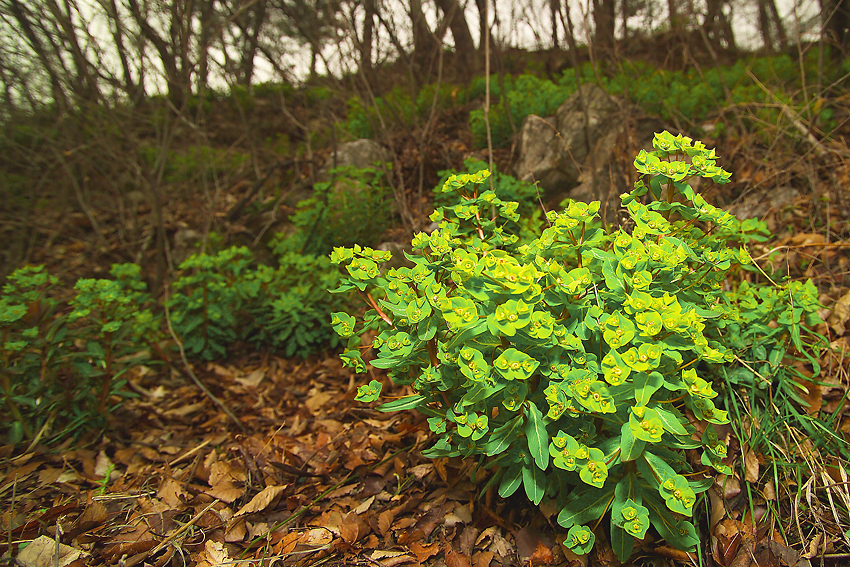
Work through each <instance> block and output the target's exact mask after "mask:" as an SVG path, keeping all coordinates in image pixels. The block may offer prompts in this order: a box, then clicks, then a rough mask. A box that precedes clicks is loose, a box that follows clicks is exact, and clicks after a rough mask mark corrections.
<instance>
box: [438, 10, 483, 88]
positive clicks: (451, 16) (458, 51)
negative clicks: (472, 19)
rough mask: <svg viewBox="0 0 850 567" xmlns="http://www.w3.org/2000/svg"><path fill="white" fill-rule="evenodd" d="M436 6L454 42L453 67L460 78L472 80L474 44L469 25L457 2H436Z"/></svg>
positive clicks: (475, 63)
mask: <svg viewBox="0 0 850 567" xmlns="http://www.w3.org/2000/svg"><path fill="white" fill-rule="evenodd" d="M436 4H437V6H438V7H439V8H440V10H442V11H443V15H444V17H445V18H446V19H447V20H448V22H449V29H451V30H452V37H453V38H454V42H455V66H456V69H457V72H458V75H459V76H460V77H463V78H464V79H467V80H468V79H470V78H472V75H474V74H475V72H476V71H477V67H478V65H477V61H476V56H475V55H476V54H475V43H474V42H473V41H472V34H471V33H470V32H469V25H468V24H467V23H466V17H465V16H464V14H463V8H462V7H461V6H460V4H458V1H457V0H436Z"/></svg>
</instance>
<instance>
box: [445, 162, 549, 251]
mask: <svg viewBox="0 0 850 567" xmlns="http://www.w3.org/2000/svg"><path fill="white" fill-rule="evenodd" d="M463 165H464V170H463V171H460V172H454V171H441V172H440V173H439V175H440V182H439V183H438V184H437V186H436V187H434V206H435V207H437V208H438V209H439V208H440V207H448V206H452V205H457V204H460V203H462V202H463V201H464V199H465V198H467V197H468V196H469V195H464V194H463V193H462V192H459V191H443V188H444V187H445V184H446V181H448V179H449V178H450V177H451V176H452V175H457V174H458V173H460V174H471V173H475V172H478V171H481V170H483V169H486V168H487V164H486V163H484V162H483V161H481V160H479V159H476V158H469V159H467V160H465V161H464V162H463ZM488 181H492V183H493V187H492V188H493V192H494V194H495V195H496V197H497V198H499V199H501V200H502V201H508V202H515V203H517V204H518V206H517V210H516V212H517V214H518V215H519V220H518V221H517V222H514V221H508V222H507V223H506V224H505V226H504V227H503V228H504V229H506V230H508V232H511V233H512V234H517V235H518V236H519V241H525V240H528V239H531V238H533V235H536V234H537V233H539V232H540V228H541V227H542V225H543V222H544V221H543V219H542V212H541V210H540V206H539V203H540V197H539V196H538V194H537V188H536V187H535V186H534V185H532V184H531V183H527V182H525V181H520V180H518V179H517V178H515V177H512V176H510V175H507V174H505V173H499V172H498V171H497V170H496V168H495V165H494V167H493V172H492V173H491V175H490V177H489V180H488Z"/></svg>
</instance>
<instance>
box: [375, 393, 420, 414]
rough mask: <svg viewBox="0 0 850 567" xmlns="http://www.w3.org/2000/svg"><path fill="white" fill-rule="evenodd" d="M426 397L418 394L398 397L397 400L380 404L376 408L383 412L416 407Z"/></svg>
mask: <svg viewBox="0 0 850 567" xmlns="http://www.w3.org/2000/svg"><path fill="white" fill-rule="evenodd" d="M427 399H428V398H426V397H425V396H420V395H413V396H405V397H403V398H399V399H397V400H393V401H391V402H387V403H385V404H381V405H379V406H378V408H377V409H378V411H383V412H391V411H401V410H409V409H416V408H418V407H419V406H421V405H422V404H423V403H424V402H425V400H427Z"/></svg>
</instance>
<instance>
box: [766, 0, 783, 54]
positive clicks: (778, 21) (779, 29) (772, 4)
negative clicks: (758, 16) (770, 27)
mask: <svg viewBox="0 0 850 567" xmlns="http://www.w3.org/2000/svg"><path fill="white" fill-rule="evenodd" d="M763 1H764V2H766V3H767V7H768V9H769V10H770V14H771V16H772V17H773V23H774V25H775V26H776V37H777V39H778V40H779V49H785V47H786V46H787V45H788V34H787V33H785V25H784V24H783V23H782V18H781V17H780V16H779V10H777V8H776V0H763Z"/></svg>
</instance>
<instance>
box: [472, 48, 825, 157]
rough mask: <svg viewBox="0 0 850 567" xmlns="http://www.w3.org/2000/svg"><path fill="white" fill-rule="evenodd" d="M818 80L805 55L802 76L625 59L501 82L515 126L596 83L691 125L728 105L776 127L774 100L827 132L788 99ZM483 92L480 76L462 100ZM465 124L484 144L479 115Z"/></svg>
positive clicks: (745, 65)
mask: <svg viewBox="0 0 850 567" xmlns="http://www.w3.org/2000/svg"><path fill="white" fill-rule="evenodd" d="M576 74H578V81H577V79H576ZM750 74H752V76H754V77H756V78H757V79H758V80H759V81H760V82H761V83H762V84H763V85H769V88H770V89H771V92H766V91H765V89H764V88H762V86H760V85H759V84H758V83H756V82H755V81H754V80H753V79H752V77H751V76H750ZM817 77H818V66H817V54H816V52H810V53H808V54H807V55H806V57H805V58H804V62H803V71H802V73H801V70H800V64H799V62H798V61H796V60H794V59H792V58H791V57H789V56H787V55H779V56H774V57H762V58H756V59H752V60H749V61H747V60H738V61H736V62H735V64H734V65H731V66H722V67H714V68H710V69H704V70H702V69H700V70H697V69H695V68H687V69H684V70H679V71H669V70H666V69H660V68H656V67H654V66H652V65H650V64H647V63H644V62H641V61H625V62H623V63H622V64H621V65H620V66H619V67H616V68H611V69H607V70H606V69H601V70H600V71H599V72H598V73H594V71H593V67H592V66H591V65H590V63H586V64H584V65H582V66H581V68H580V69H579V71H578V73H576V71H575V70H574V69H567V70H566V71H565V72H564V73H563V75H562V76H561V77H560V78H559V79H558V80H557V81H556V82H552V81H550V80H548V79H543V78H539V77H536V76H533V75H521V76H519V77H517V78H516V79H512V78H510V77H506V78H505V81H504V82H505V91H506V93H505V96H507V99H508V106H509V108H510V110H511V115H512V117H513V120H514V124H515V125H516V126H517V127H519V125H520V124H521V123H522V120H523V119H524V118H525V117H526V116H528V115H529V114H537V115H539V116H547V115H551V114H554V112H555V111H556V110H557V109H558V106H560V105H561V103H563V102H564V100H566V99H567V97H569V96H570V95H572V94H573V93H574V92H575V91H576V88H577V85H578V83H579V82H580V83H581V84H585V83H597V84H599V86H601V87H602V88H604V89H605V90H607V91H608V92H609V93H611V94H613V95H619V96H625V97H627V98H628V99H629V100H630V101H631V102H633V103H635V104H637V105H638V106H640V107H641V108H642V109H643V110H645V111H646V112H647V113H649V114H654V115H657V116H660V117H662V118H664V119H665V120H684V121H687V122H688V123H690V124H691V125H693V126H694V127H697V126H698V125H699V123H700V122H702V121H704V120H706V119H708V118H710V117H712V116H716V115H718V114H719V113H720V111H721V110H723V109H725V108H727V107H729V106H730V105H737V106H738V107H740V108H743V109H745V112H743V114H742V115H743V119H744V120H745V122H746V123H748V124H754V125H756V126H757V125H758V124H764V123H767V124H779V123H781V122H782V117H781V110H780V109H779V108H778V107H777V106H776V102H777V100H778V101H781V102H783V103H785V104H787V105H789V106H790V107H792V108H793V109H794V110H796V111H797V112H799V113H800V114H801V115H803V116H806V117H810V116H811V117H812V118H813V119H816V120H817V123H818V125H819V126H820V127H821V128H823V129H825V130H827V131H828V130H830V129H832V128H835V125H836V122H835V119H834V118H833V113H832V111H831V110H830V109H829V108H822V105H821V104H820V103H819V102H818V99H817V98H816V97H809V99H804V98H803V97H801V96H799V95H798V94H794V95H793V96H792V95H791V94H789V93H801V92H802V89H803V87H804V86H805V85H811V84H815V82H816V80H817ZM493 80H494V79H493ZM490 88H491V96H492V97H493V98H492V100H491V106H490V129H491V135H492V139H493V145H494V146H495V147H505V146H507V145H509V144H510V140H511V134H512V131H511V128H510V122H509V120H508V116H507V114H506V112H505V110H504V106H503V104H502V103H501V101H500V97H499V94H500V93H499V89H498V88H496V87H495V86H494V85H493V84H492V81H491V87H490ZM727 89H728V96H727ZM483 94H484V87H483V78H478V79H476V81H473V83H472V85H471V86H470V89H469V95H468V97H469V98H470V99H472V98H476V97H481V96H483ZM807 104H808V105H810V106H806V105H807ZM469 125H470V129H471V130H472V134H473V139H474V141H475V144H476V145H478V146H479V147H484V146H486V144H487V137H486V127H485V124H484V112H483V110H475V111H472V112H471V113H470V116H469Z"/></svg>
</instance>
